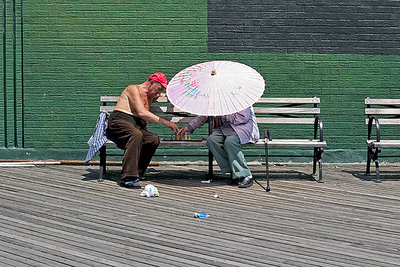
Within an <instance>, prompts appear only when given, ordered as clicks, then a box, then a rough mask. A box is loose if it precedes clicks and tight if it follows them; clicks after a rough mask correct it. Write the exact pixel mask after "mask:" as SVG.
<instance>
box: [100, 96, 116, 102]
mask: <svg viewBox="0 0 400 267" xmlns="http://www.w3.org/2000/svg"><path fill="white" fill-rule="evenodd" d="M118 99H119V96H107V95H102V96H100V101H101V102H112V103H117V102H118Z"/></svg>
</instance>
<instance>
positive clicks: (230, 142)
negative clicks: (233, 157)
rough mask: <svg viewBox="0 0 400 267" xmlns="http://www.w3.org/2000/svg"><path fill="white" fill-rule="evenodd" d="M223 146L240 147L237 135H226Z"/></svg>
mask: <svg viewBox="0 0 400 267" xmlns="http://www.w3.org/2000/svg"><path fill="white" fill-rule="evenodd" d="M225 147H231V148H239V147H240V140H239V138H238V136H237V135H231V136H228V137H227V138H226V139H225Z"/></svg>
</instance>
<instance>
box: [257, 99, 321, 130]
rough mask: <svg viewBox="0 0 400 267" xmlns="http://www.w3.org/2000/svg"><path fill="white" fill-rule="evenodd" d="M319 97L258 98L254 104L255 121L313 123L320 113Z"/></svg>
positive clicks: (263, 122) (262, 122) (264, 122)
mask: <svg viewBox="0 0 400 267" xmlns="http://www.w3.org/2000/svg"><path fill="white" fill-rule="evenodd" d="M319 104H320V99H319V98H318V97H312V98H267V97H265V98H260V99H259V100H258V101H257V102H256V103H255V104H254V112H255V113H256V117H257V123H259V124H260V123H261V124H314V121H315V117H316V116H318V115H319V114H320V108H319V107H318V105H319Z"/></svg>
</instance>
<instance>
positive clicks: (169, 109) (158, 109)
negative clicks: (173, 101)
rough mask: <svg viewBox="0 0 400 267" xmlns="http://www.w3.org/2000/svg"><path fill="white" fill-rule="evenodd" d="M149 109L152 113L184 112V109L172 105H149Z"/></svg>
mask: <svg viewBox="0 0 400 267" xmlns="http://www.w3.org/2000/svg"><path fill="white" fill-rule="evenodd" d="M150 111H151V112H153V113H185V112H184V111H182V110H180V109H178V108H176V107H174V106H169V107H150Z"/></svg>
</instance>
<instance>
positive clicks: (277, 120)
mask: <svg viewBox="0 0 400 267" xmlns="http://www.w3.org/2000/svg"><path fill="white" fill-rule="evenodd" d="M256 120H257V123H258V124H314V120H315V119H314V118H282V117H279V118H272V117H256Z"/></svg>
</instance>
